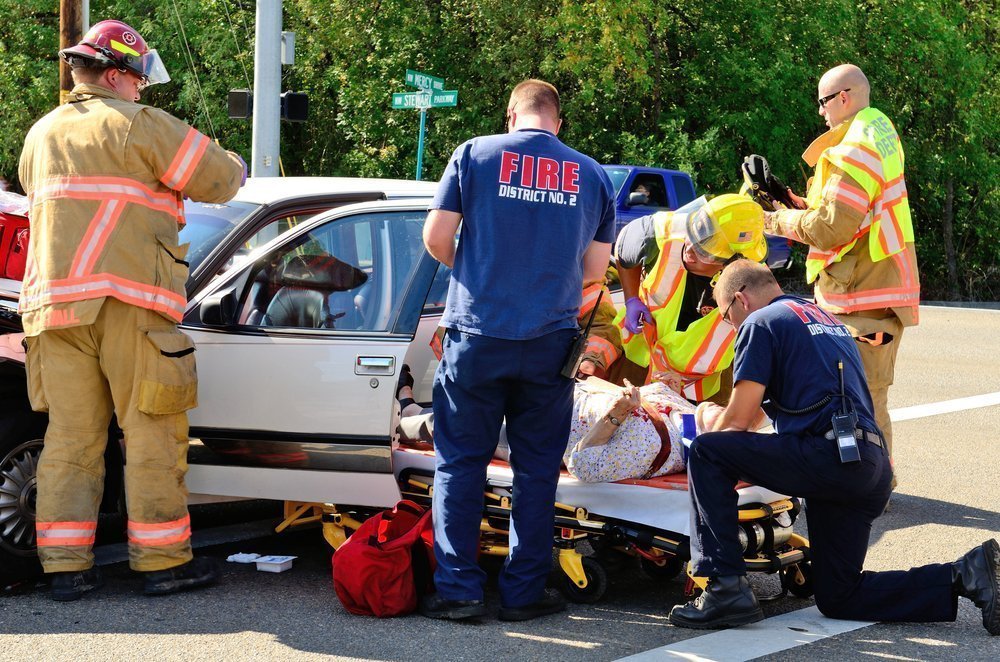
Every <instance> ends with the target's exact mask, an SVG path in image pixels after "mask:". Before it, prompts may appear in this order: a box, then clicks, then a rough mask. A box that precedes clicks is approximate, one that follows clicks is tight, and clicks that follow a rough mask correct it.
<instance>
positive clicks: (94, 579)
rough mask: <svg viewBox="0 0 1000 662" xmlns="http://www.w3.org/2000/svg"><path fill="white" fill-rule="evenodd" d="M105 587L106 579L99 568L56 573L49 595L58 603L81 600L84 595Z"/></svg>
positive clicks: (53, 575) (53, 574) (53, 576)
mask: <svg viewBox="0 0 1000 662" xmlns="http://www.w3.org/2000/svg"><path fill="white" fill-rule="evenodd" d="M102 586H104V577H102V576H101V570H100V568H98V567H96V566H95V567H93V568H87V569H86V570H78V571H76V572H54V573H52V583H51V585H50V593H49V595H50V596H51V598H52V599H53V600H56V601H58V602H70V601H72V600H79V599H80V598H82V597H83V594H84V593H87V592H89V591H93V590H94V589H97V588H101V587H102Z"/></svg>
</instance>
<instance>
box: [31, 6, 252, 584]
mask: <svg viewBox="0 0 1000 662" xmlns="http://www.w3.org/2000/svg"><path fill="white" fill-rule="evenodd" d="M60 55H61V57H62V58H63V59H64V60H65V61H66V62H68V63H69V65H70V67H71V70H72V74H73V80H74V84H75V86H74V88H73V90H72V91H71V93H70V94H69V97H68V103H66V104H65V105H63V106H60V107H59V108H57V109H55V110H53V111H52V112H50V113H49V114H48V115H46V116H45V117H43V118H42V119H40V120H39V121H38V122H37V123H36V124H35V125H34V126H33V127H32V128H31V130H30V131H29V133H28V136H27V138H26V140H25V144H24V150H23V152H22V154H21V161H20V170H19V174H20V178H21V182H22V183H23V185H24V188H25V190H26V191H27V193H28V195H29V197H30V200H31V211H30V217H31V226H32V227H31V238H30V242H29V249H28V251H29V256H28V263H27V271H26V274H25V278H24V284H23V289H22V292H21V298H20V303H19V309H20V312H21V314H22V319H23V324H24V331H25V337H26V349H27V362H26V365H27V371H28V388H29V396H30V400H31V405H32V407H33V408H34V409H35V410H37V411H48V413H49V426H48V429H47V431H46V433H45V446H44V449H43V451H42V455H41V459H40V461H39V468H38V501H37V523H36V528H37V534H38V555H39V557H40V559H41V562H42V566H43V568H44V570H45V572H46V573H49V574H51V575H52V578H51V596H52V598H53V599H55V600H61V601H66V600H75V599H77V598H79V597H81V596H82V595H83V594H84V593H86V592H87V591H90V590H93V589H95V588H97V587H98V586H100V585H101V583H102V579H101V576H100V572H99V570H98V568H97V567H95V566H94V555H93V551H92V547H93V544H94V533H95V530H96V528H97V515H98V506H99V504H100V501H101V496H102V491H103V482H104V480H103V479H104V462H103V456H104V450H105V447H106V445H107V432H108V426H109V423H110V422H111V416H112V413H114V414H117V417H118V424H119V425H120V426H121V428H122V431H123V432H124V435H125V458H126V465H125V496H126V502H127V505H128V541H129V564H130V566H131V567H132V568H133V569H134V570H136V571H139V572H142V573H144V574H145V586H144V591H145V593H147V594H152V595H156V594H165V593H172V592H175V591H178V590H183V589H187V588H193V587H196V586H202V585H205V584H209V583H212V582H213V581H215V579H216V578H217V576H218V568H217V566H216V565H215V562H214V561H212V560H211V559H207V558H195V559H193V558H192V554H191V541H190V538H191V526H190V518H189V515H188V511H187V490H186V489H185V487H184V474H185V472H186V470H187V460H186V457H187V445H188V436H187V435H188V422H187V414H186V412H187V410H188V409H191V408H192V407H194V406H196V404H197V401H196V398H197V392H196V391H197V384H196V375H195V363H194V350H195V348H194V345H193V344H192V341H191V339H190V338H188V337H187V336H185V335H184V334H183V333H181V332H180V331H178V329H177V322H179V321H180V320H181V317H182V315H183V314H184V308H185V305H186V300H185V281H186V280H187V275H188V266H187V262H185V253H186V250H187V245H184V246H180V245H178V234H177V231H178V227H179V226H181V225H183V224H184V206H183V203H182V199H183V198H184V197H188V198H191V199H192V200H199V201H205V202H216V203H221V202H226V201H228V200H229V199H231V198H232V197H233V195H235V193H236V191H237V190H238V189H239V187H240V186H241V184H242V183H243V182H244V181H245V178H246V166H245V164H244V163H243V161H242V159H241V158H240V157H239V156H237V155H236V154H234V153H232V152H227V151H225V150H223V149H222V148H221V147H219V146H218V145H216V144H215V143H214V142H212V141H211V140H209V139H208V138H207V137H206V136H204V135H202V134H201V133H199V132H198V131H197V130H195V129H193V128H191V127H190V126H188V125H187V124H185V123H184V122H182V121H180V120H178V119H176V118H174V117H172V116H170V115H169V114H167V113H166V112H163V111H161V110H157V109H155V108H151V107H149V106H144V105H140V104H138V103H136V102H137V101H138V100H139V96H140V94H141V92H142V90H143V89H144V88H145V87H146V86H148V85H153V84H156V83H163V82H166V81H168V80H169V79H170V78H169V76H168V74H167V72H166V69H165V68H164V66H163V63H162V61H161V60H160V58H159V56H158V55H157V53H156V51H155V50H151V49H150V48H149V47H148V46H147V44H146V42H145V40H143V38H142V37H141V36H140V35H139V33H138V32H136V31H135V30H134V29H132V28H131V27H129V26H128V25H126V24H125V23H122V22H119V21H101V22H100V23H97V24H96V25H94V26H93V27H92V28H91V29H90V30H89V31H88V32H87V34H86V35H84V37H83V40H82V41H81V42H80V43H79V44H77V45H76V46H73V47H71V48H67V49H64V50H62V51H60Z"/></svg>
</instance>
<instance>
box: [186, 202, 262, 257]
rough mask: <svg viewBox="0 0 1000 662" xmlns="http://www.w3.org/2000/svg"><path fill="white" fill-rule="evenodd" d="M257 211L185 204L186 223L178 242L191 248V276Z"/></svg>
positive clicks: (245, 207) (233, 206)
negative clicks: (217, 247) (230, 234)
mask: <svg viewBox="0 0 1000 662" xmlns="http://www.w3.org/2000/svg"><path fill="white" fill-rule="evenodd" d="M258 208H259V206H258V205H253V204H249V203H246V202H227V203H225V204H215V203H208V202H195V201H193V200H186V201H185V203H184V217H185V221H186V223H185V225H184V227H182V228H181V230H180V236H179V240H180V243H182V244H190V246H189V248H188V254H187V261H188V264H189V265H190V269H191V272H192V273H194V272H195V271H196V270H197V269H198V267H199V266H200V265H201V263H202V261H204V259H205V258H206V257H208V256H209V254H210V253H211V252H212V250H214V249H215V247H216V246H218V245H219V244H220V243H221V242H222V240H223V239H225V238H226V237H227V236H229V233H230V232H232V231H233V229H234V228H235V227H236V226H237V225H239V223H240V222H241V221H242V220H243V219H244V218H246V217H247V216H249V215H250V214H251V213H253V212H254V210H256V209H258Z"/></svg>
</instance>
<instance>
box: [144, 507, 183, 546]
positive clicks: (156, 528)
mask: <svg viewBox="0 0 1000 662" xmlns="http://www.w3.org/2000/svg"><path fill="white" fill-rule="evenodd" d="M190 537H191V516H190V515H185V516H184V517H182V518H180V519H177V520H173V521H172V522H162V523H158V524H147V523H143V522H133V521H132V520H129V523H128V540H129V542H130V543H133V544H136V545H142V546H145V547H159V546H162V545H172V544H174V543H178V542H184V541H185V540H187V539H188V538H190Z"/></svg>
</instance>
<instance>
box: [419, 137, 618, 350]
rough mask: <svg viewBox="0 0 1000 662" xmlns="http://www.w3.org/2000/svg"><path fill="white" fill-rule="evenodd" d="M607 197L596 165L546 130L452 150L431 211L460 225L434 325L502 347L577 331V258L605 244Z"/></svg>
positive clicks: (610, 216) (609, 234)
mask: <svg viewBox="0 0 1000 662" xmlns="http://www.w3.org/2000/svg"><path fill="white" fill-rule="evenodd" d="M614 195H615V194H614V188H613V186H612V185H611V180H610V179H609V178H608V176H607V174H606V173H605V172H604V169H603V168H601V166H600V165H598V164H597V162H596V161H594V160H593V159H592V158H590V157H588V156H585V155H583V154H581V153H580V152H577V151H576V150H574V149H570V148H569V147H567V146H566V145H564V144H562V143H561V142H560V141H559V139H558V138H556V137H555V135H553V134H552V133H549V132H548V131H543V130H541V129H522V130H520V131H516V132H514V133H506V134H501V135H495V136H482V137H478V138H473V139H472V140H469V141H468V142H466V143H464V144H462V145H460V146H459V147H458V149H456V150H455V153H454V154H453V155H452V157H451V161H450V162H449V163H448V166H447V167H446V168H445V171H444V174H443V175H442V176H441V183H440V185H439V186H438V190H437V195H435V196H434V201H433V202H432V203H431V208H432V209H442V210H445V211H452V212H457V213H460V214H462V217H463V218H462V227H461V230H460V232H459V239H458V249H457V252H456V253H455V267H454V270H453V272H452V276H451V284H450V285H449V288H448V300H447V304H446V305H445V312H444V317H443V318H442V320H441V324H442V325H443V326H446V327H449V328H453V329H458V330H460V331H465V332H467V333H473V334H477V335H484V336H490V337H493V338H501V339H506V340H527V339H530V338H537V337H539V336H542V335H545V334H547V333H551V332H553V331H558V330H559V329H568V328H574V327H576V318H577V315H578V314H579V311H580V303H581V300H582V299H581V297H582V294H581V293H582V289H583V264H582V259H583V254H584V252H585V251H586V250H587V247H588V246H589V245H590V242H591V241H593V240H597V241H599V242H604V243H609V244H610V243H611V242H612V241H614V233H615V198H614Z"/></svg>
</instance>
